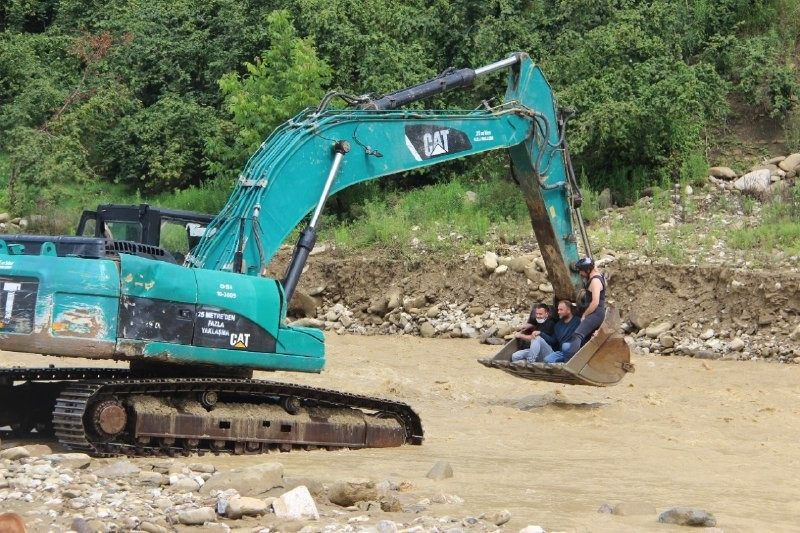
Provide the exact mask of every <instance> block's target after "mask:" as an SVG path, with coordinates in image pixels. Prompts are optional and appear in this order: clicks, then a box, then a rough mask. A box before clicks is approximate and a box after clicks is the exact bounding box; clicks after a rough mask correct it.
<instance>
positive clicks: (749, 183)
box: [733, 169, 772, 193]
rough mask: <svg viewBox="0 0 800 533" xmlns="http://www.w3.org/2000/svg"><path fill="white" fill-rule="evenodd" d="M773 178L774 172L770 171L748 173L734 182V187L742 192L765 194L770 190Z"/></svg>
mask: <svg viewBox="0 0 800 533" xmlns="http://www.w3.org/2000/svg"><path fill="white" fill-rule="evenodd" d="M771 177H772V172H770V171H769V170H768V169H762V170H756V171H754V172H748V173H747V174H745V175H744V176H742V177H741V178H739V179H738V180H736V181H734V182H733V186H734V187H735V188H736V189H738V190H740V191H742V192H749V193H763V192H766V190H767V189H768V188H769V184H770V183H772V180H771V179H770V178H771Z"/></svg>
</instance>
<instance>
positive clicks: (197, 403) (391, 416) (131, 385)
mask: <svg viewBox="0 0 800 533" xmlns="http://www.w3.org/2000/svg"><path fill="white" fill-rule="evenodd" d="M82 370H85V371H83V372H77V371H76V369H54V368H51V369H7V370H6V371H2V370H0V383H2V382H3V380H4V378H5V383H7V384H8V383H10V382H11V381H12V380H13V381H20V380H25V379H41V380H46V381H50V380H52V381H56V383H50V384H47V385H54V386H57V390H56V394H55V395H54V396H55V397H54V398H53V396H48V395H44V396H43V399H42V402H48V403H49V404H50V408H51V410H52V411H51V413H52V415H51V416H52V428H53V430H54V432H55V435H56V438H57V439H58V440H59V442H60V443H61V444H63V445H64V446H66V447H68V448H70V449H72V450H75V451H81V452H85V453H88V454H91V455H95V456H113V455H128V456H139V455H145V456H152V455H170V456H172V455H180V454H184V455H185V454H189V453H206V452H211V453H234V454H240V453H253V454H254V453H265V452H269V451H272V450H280V451H290V450H292V449H296V448H301V449H315V448H323V449H341V448H367V447H391V446H400V445H402V444H421V443H422V438H423V437H422V424H421V421H420V418H419V416H418V415H417V414H416V413H415V412H414V411H413V410H412V409H411V407H410V406H408V405H407V404H404V403H401V402H396V401H392V400H385V399H381V398H375V397H369V396H360V395H355V394H349V393H342V392H337V391H332V390H326V389H321V388H316V387H308V386H303V385H296V384H290V383H280V382H273V381H262V380H255V379H220V378H200V377H190V378H174V379H172V378H169V379H162V378H142V379H138V378H136V379H135V378H129V377H126V376H127V375H128V374H127V370H122V369H95V370H96V371H97V372H96V373H92V372H93V371H92V370H91V369H82ZM98 377H101V378H103V377H108V378H110V379H96V378H98ZM62 378H63V379H64V380H66V381H62V380H61V379H62ZM85 378H89V379H85ZM91 378H95V379H91ZM36 384H38V383H36ZM16 388H18V387H14V389H16ZM7 394H8V393H7ZM40 403H41V402H40Z"/></svg>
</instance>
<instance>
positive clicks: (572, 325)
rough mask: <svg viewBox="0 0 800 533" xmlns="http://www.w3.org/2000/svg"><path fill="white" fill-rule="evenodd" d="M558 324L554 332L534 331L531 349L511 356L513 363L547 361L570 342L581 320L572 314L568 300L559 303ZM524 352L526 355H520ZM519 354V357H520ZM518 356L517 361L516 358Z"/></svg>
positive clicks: (531, 335) (554, 327)
mask: <svg viewBox="0 0 800 533" xmlns="http://www.w3.org/2000/svg"><path fill="white" fill-rule="evenodd" d="M557 311H558V318H559V320H558V322H556V323H555V325H554V326H553V332H552V333H548V332H545V331H534V332H532V333H531V334H530V337H531V347H530V348H528V349H527V350H520V351H518V352H515V353H514V354H513V355H512V356H511V361H512V362H514V361H526V362H528V363H537V362H542V361H544V360H545V357H546V356H548V355H550V354H551V353H553V352H554V351H556V350H560V349H561V345H562V343H564V342H566V341H567V340H569V338H570V337H571V336H572V335H573V333H574V332H575V329H577V327H578V325H579V324H580V323H581V319H580V318H578V317H577V316H574V315H573V314H572V303H571V302H568V301H567V300H561V301H560V302H558V308H557ZM520 352H524V353H520ZM518 354H519V355H518ZM515 356H516V359H514V357H515Z"/></svg>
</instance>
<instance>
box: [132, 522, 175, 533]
mask: <svg viewBox="0 0 800 533" xmlns="http://www.w3.org/2000/svg"><path fill="white" fill-rule="evenodd" d="M139 530H141V531H146V532H147V533H169V529H167V528H165V527H163V526H160V525H158V524H154V523H153V522H142V523H141V524H139Z"/></svg>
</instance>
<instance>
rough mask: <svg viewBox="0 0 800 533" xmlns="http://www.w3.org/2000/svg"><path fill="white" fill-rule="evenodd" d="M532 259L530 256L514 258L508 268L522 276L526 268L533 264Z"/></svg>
mask: <svg viewBox="0 0 800 533" xmlns="http://www.w3.org/2000/svg"><path fill="white" fill-rule="evenodd" d="M531 262H532V261H531V257H530V256H528V257H526V256H524V255H523V256H520V257H512V258H511V260H510V261H509V262H508V268H510V269H511V270H513V271H514V272H517V273H519V274H522V273H524V272H525V268H526V267H527V266H528V265H530V264H531Z"/></svg>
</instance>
